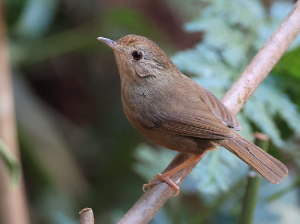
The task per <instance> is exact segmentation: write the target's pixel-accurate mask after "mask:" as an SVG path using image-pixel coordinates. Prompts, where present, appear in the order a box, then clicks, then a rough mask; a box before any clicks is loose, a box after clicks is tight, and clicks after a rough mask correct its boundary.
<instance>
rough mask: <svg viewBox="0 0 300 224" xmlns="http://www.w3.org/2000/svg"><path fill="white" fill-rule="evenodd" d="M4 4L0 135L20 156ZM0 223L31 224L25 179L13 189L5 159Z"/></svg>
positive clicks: (0, 183) (0, 27)
mask: <svg viewBox="0 0 300 224" xmlns="http://www.w3.org/2000/svg"><path fill="white" fill-rule="evenodd" d="M3 4H4V3H3V1H2V2H1V3H0V138H1V139H2V140H3V142H4V143H5V144H6V145H7V147H8V148H9V149H10V150H11V152H12V153H13V154H14V155H15V156H16V157H17V158H18V159H19V158H20V156H19V150H18V145H17V138H16V122H15V112H14V99H13V93H12V85H11V73H10V65H9V57H8V47H7V46H8V44H7V39H6V36H5V34H6V27H5V22H4V14H3V11H4V10H3ZM0 223H5V224H29V219H28V211H27V204H26V198H25V191H24V186H23V181H21V186H20V187H19V188H18V189H17V190H13V189H11V187H10V178H9V172H8V170H7V168H6V167H5V163H4V161H3V160H0Z"/></svg>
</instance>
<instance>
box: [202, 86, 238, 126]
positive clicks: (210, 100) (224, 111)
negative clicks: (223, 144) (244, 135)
mask: <svg viewBox="0 0 300 224" xmlns="http://www.w3.org/2000/svg"><path fill="white" fill-rule="evenodd" d="M200 88H202V90H203V92H205V94H202V95H201V99H202V100H203V101H204V102H205V104H206V105H207V106H208V108H209V109H210V111H211V112H212V113H213V115H214V116H215V117H216V118H218V119H219V120H220V121H221V122H222V123H224V124H226V125H227V126H228V127H230V128H232V129H234V130H236V131H240V130H242V128H241V126H240V124H239V122H238V120H237V119H236V117H235V116H234V115H233V113H232V112H231V111H230V110H229V109H228V108H227V107H226V106H225V105H224V104H223V103H222V102H221V101H220V100H219V99H218V98H217V97H216V96H215V95H213V94H212V93H211V92H209V91H208V90H207V89H205V88H203V87H202V86H200Z"/></svg>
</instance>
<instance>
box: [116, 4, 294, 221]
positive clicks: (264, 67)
mask: <svg viewBox="0 0 300 224" xmlns="http://www.w3.org/2000/svg"><path fill="white" fill-rule="evenodd" d="M299 33H300V1H297V2H296V4H295V6H294V7H293V9H292V10H291V12H290V13H289V14H288V16H287V17H286V18H285V19H284V21H283V22H282V23H281V24H280V26H279V27H278V28H277V30H276V31H275V32H274V34H273V35H272V36H271V37H270V38H269V40H268V41H267V42H266V43H265V45H264V46H263V47H262V49H261V50H260V51H259V52H258V53H257V55H256V56H255V57H254V58H253V60H252V61H251V63H250V64H249V65H248V67H247V68H246V69H245V71H244V72H243V74H242V75H241V76H240V78H239V79H238V80H237V81H236V83H235V84H234V85H233V86H232V87H231V89H230V90H229V91H228V92H227V94H226V95H225V97H224V99H223V101H222V102H223V103H224V104H225V105H226V106H227V107H228V108H229V109H230V110H231V111H232V112H233V113H234V114H235V115H236V114H237V113H238V112H239V111H240V110H241V109H242V107H243V106H244V105H245V103H246V102H247V100H248V99H249V98H250V97H251V95H252V94H253V93H254V91H255V90H256V89H257V87H258V86H259V85H260V83H261V82H262V81H263V80H264V79H265V78H266V77H267V75H268V74H269V72H270V71H271V70H272V69H273V67H274V65H275V64H276V63H277V62H278V60H279V59H280V58H281V56H282V55H283V54H284V52H285V51H286V50H287V49H288V47H289V46H290V45H291V43H292V42H293V40H294V39H295V38H296V37H297V36H298V34H299ZM190 156H191V155H189V154H186V153H178V154H177V156H176V157H175V158H174V160H173V161H172V162H171V163H170V164H169V166H168V167H167V169H166V170H169V169H172V168H174V167H176V166H178V165H179V164H181V163H182V162H183V161H185V160H186V159H187V158H189V157H190ZM198 162H199V161H198ZM198 162H194V163H193V164H191V165H189V166H188V167H186V168H185V169H183V170H181V171H179V172H177V173H175V174H174V175H173V176H172V178H171V179H172V180H173V181H174V182H175V183H177V184H178V185H180V184H181V182H182V181H183V180H184V179H185V178H186V177H187V175H188V174H189V173H190V172H191V170H192V169H193V168H194V167H195V166H196V165H197V163H198ZM172 194H173V190H172V188H170V187H169V186H168V185H167V184H166V183H161V184H159V185H156V186H154V187H152V188H151V189H149V190H147V191H146V193H145V194H144V195H143V196H142V197H141V198H140V199H139V200H138V201H137V202H136V203H135V204H134V206H133V207H132V208H131V209H130V210H129V211H128V212H127V213H126V214H125V216H124V217H123V218H122V219H121V220H120V221H119V222H118V224H129V223H130V224H139V223H141V224H144V223H148V222H149V221H150V220H151V219H152V218H153V216H154V215H155V214H156V213H157V212H158V211H159V209H160V208H161V207H162V206H163V205H164V204H165V203H166V202H167V200H168V199H169V198H170V197H171V196H172Z"/></svg>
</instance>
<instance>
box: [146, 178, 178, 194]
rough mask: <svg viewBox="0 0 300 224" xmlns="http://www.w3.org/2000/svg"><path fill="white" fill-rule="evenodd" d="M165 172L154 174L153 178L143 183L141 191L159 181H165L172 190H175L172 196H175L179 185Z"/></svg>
mask: <svg viewBox="0 0 300 224" xmlns="http://www.w3.org/2000/svg"><path fill="white" fill-rule="evenodd" d="M166 174H167V173H165V174H160V173H158V174H157V175H155V176H154V179H153V180H150V181H149V182H148V184H144V185H143V191H145V189H146V188H150V187H152V186H153V185H157V184H160V183H161V182H166V183H167V184H168V185H169V186H170V187H172V188H173V190H174V191H176V193H175V195H173V196H177V195H178V194H179V187H178V186H177V184H175V183H174V182H173V181H172V180H171V179H170V176H169V175H166Z"/></svg>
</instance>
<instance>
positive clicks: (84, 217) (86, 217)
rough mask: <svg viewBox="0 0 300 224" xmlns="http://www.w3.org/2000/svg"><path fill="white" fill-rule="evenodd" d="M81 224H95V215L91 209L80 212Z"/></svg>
mask: <svg viewBox="0 0 300 224" xmlns="http://www.w3.org/2000/svg"><path fill="white" fill-rule="evenodd" d="M79 215H80V224H94V222H95V220H94V214H93V210H92V209H91V208H84V209H82V210H81V211H80V212H79Z"/></svg>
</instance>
